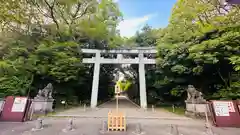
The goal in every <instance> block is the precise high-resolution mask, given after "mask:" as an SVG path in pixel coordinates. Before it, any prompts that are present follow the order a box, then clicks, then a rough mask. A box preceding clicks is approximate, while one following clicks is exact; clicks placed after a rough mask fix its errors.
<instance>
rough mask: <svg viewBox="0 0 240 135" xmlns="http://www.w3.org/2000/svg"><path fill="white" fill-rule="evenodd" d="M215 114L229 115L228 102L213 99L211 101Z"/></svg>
mask: <svg viewBox="0 0 240 135" xmlns="http://www.w3.org/2000/svg"><path fill="white" fill-rule="evenodd" d="M213 106H214V111H215V114H216V116H229V115H230V114H229V109H228V102H222V101H215V102H213Z"/></svg>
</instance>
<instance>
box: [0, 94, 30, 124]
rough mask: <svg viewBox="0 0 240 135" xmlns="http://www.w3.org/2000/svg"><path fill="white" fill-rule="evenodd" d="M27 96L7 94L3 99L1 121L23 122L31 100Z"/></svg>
mask: <svg viewBox="0 0 240 135" xmlns="http://www.w3.org/2000/svg"><path fill="white" fill-rule="evenodd" d="M29 101H30V100H29V99H28V98H27V97H14V96H8V97H7V98H6V99H5V104H4V107H3V111H2V114H1V116H0V120H1V121H13V122H24V121H25V120H26V119H25V114H26V113H27V110H28V108H29V105H30V103H31V102H29Z"/></svg>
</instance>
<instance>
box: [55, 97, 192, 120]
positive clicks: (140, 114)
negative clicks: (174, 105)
mask: <svg viewBox="0 0 240 135" xmlns="http://www.w3.org/2000/svg"><path fill="white" fill-rule="evenodd" d="M115 107H116V99H113V100H111V101H109V102H106V103H104V104H102V105H100V106H98V108H96V109H90V108H86V109H84V108H82V107H80V108H75V109H70V110H66V111H63V112H59V113H57V114H55V115H53V116H54V117H66V116H69V117H82V118H107V114H108V112H109V111H110V110H113V111H114V110H115V109H116V108H115ZM119 111H121V112H124V113H125V114H126V117H127V119H181V120H192V119H191V118H187V117H185V116H179V115H176V114H173V113H171V112H168V111H165V110H163V109H155V110H154V111H153V110H152V109H148V110H143V109H141V108H140V107H139V106H138V105H136V104H135V103H133V102H132V101H131V100H129V99H127V98H126V97H120V98H119Z"/></svg>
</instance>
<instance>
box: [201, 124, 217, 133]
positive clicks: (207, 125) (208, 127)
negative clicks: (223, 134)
mask: <svg viewBox="0 0 240 135" xmlns="http://www.w3.org/2000/svg"><path fill="white" fill-rule="evenodd" d="M205 128H206V131H205V132H204V133H203V134H204V135H216V134H215V133H214V132H213V130H212V126H211V124H210V123H209V122H206V123H205Z"/></svg>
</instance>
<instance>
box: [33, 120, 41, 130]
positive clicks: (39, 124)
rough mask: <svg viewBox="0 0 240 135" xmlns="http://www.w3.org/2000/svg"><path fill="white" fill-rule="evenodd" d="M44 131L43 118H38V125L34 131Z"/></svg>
mask: <svg viewBox="0 0 240 135" xmlns="http://www.w3.org/2000/svg"><path fill="white" fill-rule="evenodd" d="M41 129H43V120H42V119H41V118H38V119H37V120H36V125H35V128H33V129H32V130H34V131H35V130H41Z"/></svg>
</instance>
